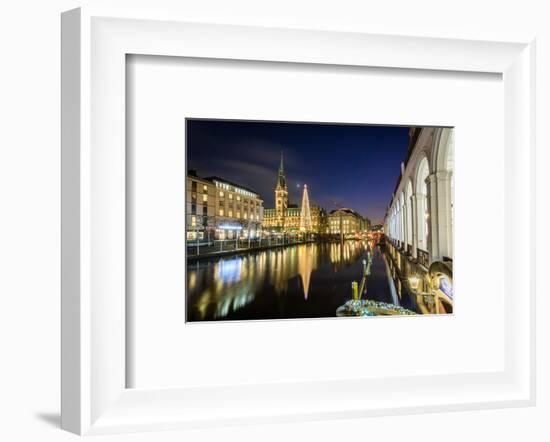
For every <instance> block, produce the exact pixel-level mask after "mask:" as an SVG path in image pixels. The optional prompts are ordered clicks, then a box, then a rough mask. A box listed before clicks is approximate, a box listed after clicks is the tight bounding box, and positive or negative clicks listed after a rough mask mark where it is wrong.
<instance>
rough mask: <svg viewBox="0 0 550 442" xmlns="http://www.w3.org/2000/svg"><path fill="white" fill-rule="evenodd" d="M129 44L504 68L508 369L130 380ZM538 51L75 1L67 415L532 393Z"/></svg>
mask: <svg viewBox="0 0 550 442" xmlns="http://www.w3.org/2000/svg"><path fill="white" fill-rule="evenodd" d="M328 41H330V45H326V42H328ZM323 45H324V46H323ZM319 47H323V50H322V51H319V50H318V48H319ZM127 54H144V55H165V56H182V57H200V58H216V59H232V60H258V61H259V60H262V61H275V62H285V63H303V64H308V63H311V64H325V65H346V66H371V67H390V68H404V69H422V70H433V71H438V70H442V71H461V72H481V73H497V74H501V75H502V76H503V81H504V90H505V97H504V115H505V120H506V124H505V133H504V140H505V143H504V146H503V156H504V157H505V162H506V173H507V177H509V180H507V186H509V187H508V188H507V201H506V210H510V211H509V212H508V211H507V212H506V214H507V218H508V219H507V224H506V229H508V230H513V229H514V228H515V227H514V226H515V225H516V224H515V223H516V222H518V220H519V215H515V214H514V211H513V210H511V208H515V209H516V212H520V211H521V213H522V214H523V216H522V218H521V223H522V224H521V225H522V232H523V238H524V239H525V240H524V241H523V242H521V243H519V244H518V243H515V244H514V253H515V254H516V255H521V256H522V260H521V262H518V263H516V264H517V265H516V266H515V269H514V270H515V271H514V272H513V273H512V272H510V273H509V274H508V275H507V278H508V279H507V280H506V281H504V286H505V297H506V304H505V305H506V309H505V312H504V316H503V318H502V320H503V321H504V327H505V330H506V332H505V333H506V335H507V341H506V342H507V346H506V349H505V355H506V357H505V361H503V369H502V370H499V371H495V372H486V373H469V374H462V373H457V374H448V375H440V376H436V377H426V376H413V375H411V376H410V377H408V378H393V379H392V378H389V379H354V380H340V381H338V380H335V381H318V382H309V383H293V384H277V385H273V384H264V385H246V386H242V385H241V386H226V387H210V388H196V389H177V390H154V391H150V390H139V389H136V390H134V389H127V388H126V385H127V382H126V376H127V367H126V362H125V361H126V358H127V346H126V342H127V337H126V321H127V320H129V319H130V318H129V316H128V314H127V311H126V271H125V262H126V218H125V214H126V205H125V192H126V188H125V186H126V179H125V171H126V162H125V149H126V144H125V130H126V126H125V99H126V93H125V67H126V65H125V63H126V55H127ZM534 54H535V45H534V42H533V41H516V42H502V41H481V40H480V41H475V40H454V39H441V38H429V37H418V36H409V37H404V36H391V35H372V34H368V33H365V34H359V33H342V32H325V31H317V30H316V31H313V30H301V29H275V28H260V27H246V26H236V25H221V24H198V23H184V22H171V21H169V20H166V21H162V20H154V21H153V20H145V19H136V18H133V17H131V16H118V17H110V16H109V12H108V11H104V10H98V11H95V10H88V9H77V10H72V11H68V12H66V13H64V14H63V15H62V364H61V365H62V427H63V428H64V429H66V430H68V431H71V432H74V433H77V434H101V433H113V432H125V431H146V430H147V431H150V430H161V429H179V428H197V427H215V426H220V425H234V424H239V423H263V422H269V423H276V422H290V421H302V420H313V419H335V418H349V417H359V416H374V415H392V414H393V415H397V414H406V413H419V412H432V411H447V410H472V409H485V408H497V407H518V406H529V405H533V404H534V401H535V345H534V342H535V328H534V327H535V319H534V303H535V289H534V280H535V278H534V269H535V254H534V244H535V229H534V206H535V203H534V198H535V191H534V183H535V181H534V179H535V178H534V170H535V167H534V156H535V155H534V152H535V138H534V133H535V132H534V121H535V110H534V109H535V107H534V103H535V79H534V75H535V56H534ZM527 196H528V197H527ZM525 214H528V215H527V216H526V215H525ZM517 293H523V294H524V295H522V296H517ZM327 398H330V400H327Z"/></svg>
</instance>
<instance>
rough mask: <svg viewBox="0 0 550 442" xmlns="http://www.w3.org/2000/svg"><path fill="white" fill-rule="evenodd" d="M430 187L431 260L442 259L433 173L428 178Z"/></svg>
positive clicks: (429, 227)
mask: <svg viewBox="0 0 550 442" xmlns="http://www.w3.org/2000/svg"><path fill="white" fill-rule="evenodd" d="M426 184H427V186H426V187H427V188H428V222H427V224H428V247H427V249H428V253H429V254H430V262H433V261H439V260H441V255H440V252H439V229H438V210H437V178H436V175H435V174H431V175H429V176H428V178H426Z"/></svg>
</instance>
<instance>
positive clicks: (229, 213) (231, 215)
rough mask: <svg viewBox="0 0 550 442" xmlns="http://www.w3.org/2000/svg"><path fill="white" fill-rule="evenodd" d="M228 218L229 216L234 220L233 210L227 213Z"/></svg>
mask: <svg viewBox="0 0 550 442" xmlns="http://www.w3.org/2000/svg"><path fill="white" fill-rule="evenodd" d="M227 216H229V218H233V211H232V210H229V211H228V212H227Z"/></svg>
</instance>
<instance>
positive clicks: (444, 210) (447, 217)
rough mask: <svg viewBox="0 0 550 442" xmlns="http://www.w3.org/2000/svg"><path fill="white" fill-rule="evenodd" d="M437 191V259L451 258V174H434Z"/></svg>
mask: <svg viewBox="0 0 550 442" xmlns="http://www.w3.org/2000/svg"><path fill="white" fill-rule="evenodd" d="M435 178H436V180H435V181H436V189H437V194H436V198H437V202H436V204H437V233H438V240H439V244H438V245H439V254H438V256H439V258H440V259H442V258H443V257H444V256H446V257H449V258H452V257H453V225H452V216H451V212H452V194H451V180H452V179H453V174H452V172H451V171H448V170H441V171H437V172H436V173H435Z"/></svg>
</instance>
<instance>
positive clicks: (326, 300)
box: [187, 240, 399, 321]
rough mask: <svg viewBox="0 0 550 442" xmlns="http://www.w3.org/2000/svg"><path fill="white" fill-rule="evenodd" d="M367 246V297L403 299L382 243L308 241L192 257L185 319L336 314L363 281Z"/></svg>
mask: <svg viewBox="0 0 550 442" xmlns="http://www.w3.org/2000/svg"><path fill="white" fill-rule="evenodd" d="M369 250H370V252H371V253H372V255H373V261H372V267H371V275H370V277H369V278H368V280H367V287H366V294H365V293H364V294H363V296H362V297H363V299H373V300H376V301H383V302H388V303H392V304H396V303H399V299H398V298H397V297H396V296H395V289H394V290H393V291H392V288H391V283H390V279H389V278H388V270H387V265H386V262H385V257H384V254H383V252H382V251H381V249H380V247H379V246H377V245H375V244H374V243H372V242H371V243H368V242H367V241H359V240H357V241H346V242H344V243H343V244H342V243H339V242H332V243H330V242H325V243H309V244H299V245H293V246H288V247H281V248H275V249H268V250H262V251H256V252H250V253H248V254H243V255H234V256H226V257H217V258H211V259H202V260H198V261H194V262H191V263H190V264H189V265H188V266H187V288H188V290H187V321H212V320H245V319H289V318H321V317H334V316H336V309H337V308H338V307H339V306H341V305H343V304H344V303H345V302H346V301H347V300H349V299H351V283H352V281H357V282H358V283H360V281H361V277H362V272H363V264H362V261H363V259H367V251H369ZM392 293H393V295H392Z"/></svg>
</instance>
